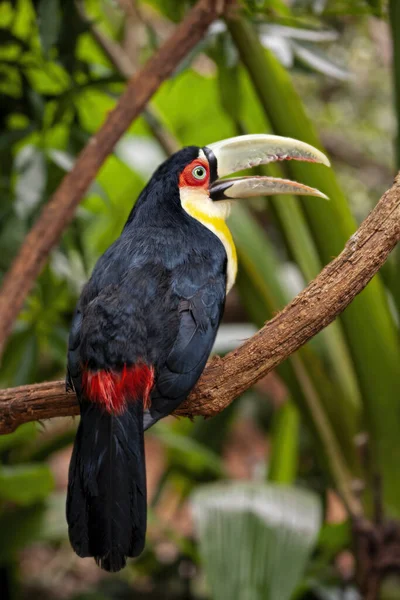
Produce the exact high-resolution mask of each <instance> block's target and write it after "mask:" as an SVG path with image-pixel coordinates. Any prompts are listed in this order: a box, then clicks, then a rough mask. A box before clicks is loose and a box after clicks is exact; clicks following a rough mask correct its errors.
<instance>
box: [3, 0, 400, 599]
mask: <svg viewBox="0 0 400 600" xmlns="http://www.w3.org/2000/svg"><path fill="white" fill-rule="evenodd" d="M190 5H191V3H190V2H185V1H175V0H85V1H83V0H82V1H73V0H15V1H4V0H3V1H1V2H0V93H1V100H0V123H1V125H0V188H1V196H0V197H1V200H0V277H2V276H3V275H4V274H5V273H6V272H7V269H8V268H9V266H10V264H11V262H12V260H13V258H14V257H15V255H16V253H17V251H18V249H19V247H20V245H21V243H22V242H23V240H24V237H25V235H26V234H27V232H28V231H29V229H30V227H31V225H32V224H33V223H34V221H35V220H36V218H37V216H38V214H39V212H40V209H41V207H42V206H43V205H44V204H45V203H46V202H47V201H48V199H49V198H50V197H51V195H52V193H53V192H54V191H55V190H56V189H57V186H58V185H59V183H60V182H61V180H62V178H63V176H64V175H65V173H66V172H68V171H69V170H70V169H71V168H72V166H73V164H74V161H75V159H76V156H77V155H78V154H79V152H80V150H81V149H82V148H83V147H84V145H85V144H86V143H87V141H88V140H89V138H90V136H91V135H92V134H93V133H94V132H96V131H97V130H98V129H99V127H100V126H101V124H102V123H103V122H104V119H105V117H106V116H107V114H108V112H109V111H110V110H111V109H112V108H113V107H114V106H115V104H116V102H117V101H118V98H119V96H120V94H121V93H122V91H123V89H124V85H125V83H124V82H125V80H126V78H127V77H129V76H130V75H131V74H132V73H134V72H135V70H136V69H137V68H138V67H139V66H140V65H141V64H143V63H144V62H145V61H146V59H148V58H149V56H151V54H152V53H153V52H154V51H155V50H156V49H157V48H158V47H159V45H160V43H161V42H162V41H163V40H165V39H166V38H167V37H168V36H169V35H170V34H171V32H172V31H173V30H174V27H175V24H176V23H178V22H179V21H181V20H182V19H183V17H184V15H185V14H186V13H187V11H188V9H189V8H190ZM396 91H397V94H396ZM399 121H400V4H399V3H398V0H391V2H390V3H386V2H381V1H380V0H287V1H285V0H246V1H243V2H242V3H241V4H240V6H239V7H238V8H237V10H236V11H235V15H234V16H232V18H229V19H227V20H222V19H221V20H219V21H217V22H215V23H214V24H213V25H212V26H211V27H210V29H209V31H208V33H207V35H206V37H205V38H204V40H203V41H202V42H201V43H200V44H199V45H198V46H196V48H195V50H194V51H193V52H192V53H190V54H189V55H188V56H187V57H186V59H185V60H184V61H183V62H182V63H181V64H180V66H179V68H178V69H177V70H176V72H175V73H174V75H173V77H171V78H170V79H169V80H168V81H167V82H165V83H164V84H163V85H162V86H161V88H160V89H159V90H158V92H157V93H156V95H155V96H154V97H153V98H152V100H151V102H150V103H149V104H148V106H147V108H146V110H145V111H143V113H142V114H141V116H140V118H138V119H137V120H136V121H135V122H134V123H133V124H132V126H131V127H130V128H129V130H128V131H127V132H126V134H125V135H124V136H123V138H122V139H121V141H120V142H119V143H118V144H117V146H116V148H115V150H114V152H113V154H112V155H111V156H109V158H108V159H107V161H106V163H105V164H104V166H103V167H102V168H101V170H100V172H99V173H98V175H97V177H96V180H95V182H94V183H93V184H92V186H91V187H90V189H89V191H88V193H87V194H86V195H85V198H84V199H83V201H82V203H81V204H80V206H79V208H78V210H77V212H76V216H75V218H74V220H73V223H72V225H71V226H70V227H68V228H67V229H66V231H65V233H64V235H63V237H62V240H61V242H60V244H59V245H58V247H57V248H56V249H55V250H54V251H53V252H52V253H51V256H50V258H49V261H48V263H47V265H46V267H45V269H44V271H43V272H42V274H41V275H40V277H39V279H38V280H37V282H36V284H35V286H34V289H33V291H32V292H31V293H30V295H29V297H28V300H27V301H26V303H25V306H24V310H23V312H22V313H21V315H20V317H19V319H18V321H17V323H16V325H15V327H14V330H13V333H12V336H11V337H10V339H9V342H8V345H7V347H6V351H5V353H4V357H3V360H2V364H1V369H0V385H1V386H2V387H4V388H6V387H12V386H18V385H22V384H25V383H31V382H40V381H46V380H52V379H60V378H62V377H63V376H64V373H65V362H66V345H67V336H68V330H69V325H70V321H71V317H72V313H73V310H74V306H75V303H76V301H77V298H78V295H79V293H80V290H81V288H82V285H83V284H84V282H85V281H86V280H87V279H88V277H89V275H90V273H91V270H92V268H93V266H94V264H95V262H96V260H97V258H98V257H99V255H100V254H101V253H102V252H103V251H104V250H105V249H106V248H107V247H108V246H109V245H110V244H111V243H112V241H113V240H114V239H115V238H116V237H117V236H118V235H119V233H120V231H121V229H122V227H123V224H124V222H125V220H126V218H127V215H128V213H129V212H130V210H131V207H132V205H133V203H134V202H135V199H136V198H137V196H138V194H139V192H140V191H141V189H142V188H143V186H144V184H145V183H146V181H147V180H148V178H149V177H150V176H151V174H152V172H153V170H154V169H155V167H156V166H157V165H158V164H159V163H160V162H161V161H163V160H164V159H165V158H166V156H167V155H168V154H169V153H171V152H172V151H174V150H175V149H178V148H179V147H181V146H182V145H188V144H197V145H199V146H202V145H206V144H207V143H210V142H213V141H216V140H219V139H223V138H227V137H230V136H234V135H238V134H242V133H262V132H274V133H276V134H279V135H287V136H290V137H295V138H298V139H301V140H304V141H307V142H309V143H312V144H314V145H317V146H320V147H322V148H325V149H326V151H327V153H328V155H329V156H330V158H331V160H332V164H333V169H332V170H331V171H328V170H326V169H325V170H324V168H323V167H321V168H319V167H318V166H315V165H309V164H300V163H298V164H294V163H291V164H288V165H285V166H283V167H282V166H279V167H278V166H274V167H272V166H271V167H268V168H264V170H261V169H260V172H262V171H265V172H269V173H272V174H273V175H275V176H276V175H278V176H279V175H280V174H282V173H287V174H288V175H289V176H291V177H292V178H295V179H297V180H299V181H301V182H303V183H307V184H309V185H312V186H314V187H318V188H319V189H321V190H322V191H323V192H325V193H326V194H327V195H328V196H329V197H330V201H329V202H325V201H321V200H317V199H315V198H314V199H311V198H304V199H301V200H299V199H296V198H292V197H288V196H286V197H277V198H270V199H268V200H267V199H263V198H260V199H255V200H252V201H247V202H246V203H243V202H242V203H241V204H240V206H237V207H235V210H234V211H233V214H232V216H231V218H230V226H231V229H232V232H233V235H234V238H235V241H236V244H237V248H238V254H239V277H238V281H237V284H236V286H235V288H234V290H233V291H232V292H231V294H230V296H229V298H228V302H227V307H226V312H225V317H224V321H223V325H222V327H221V329H220V333H219V335H218V339H217V343H216V347H215V352H216V353H220V354H224V353H226V352H227V351H229V350H231V349H232V348H235V347H236V346H238V345H239V344H240V343H241V342H242V341H243V340H244V339H245V338H247V337H249V336H250V335H252V334H253V333H254V332H255V331H256V330H257V328H258V327H260V326H261V325H262V324H263V323H264V321H265V320H266V319H268V318H270V317H271V316H273V315H274V314H276V312H277V311H278V310H279V309H280V308H282V307H283V306H284V305H285V304H286V303H287V302H288V301H289V300H290V299H291V298H292V297H293V296H294V295H295V294H296V293H297V292H298V291H299V290H301V289H302V288H303V287H304V286H305V285H306V283H307V282H308V281H310V280H311V279H313V278H314V277H315V276H316V275H317V274H318V273H319V271H320V270H321V268H322V267H323V265H325V264H326V263H327V262H329V261H330V260H331V259H332V258H333V257H334V256H336V255H337V254H338V253H339V252H340V251H341V249H342V248H343V246H344V244H345V242H346V241H347V239H348V238H349V237H350V236H351V235H352V234H353V233H354V231H355V229H356V227H357V223H359V222H360V221H361V220H362V219H363V218H364V217H365V216H366V215H367V214H368V212H369V211H370V210H371V208H372V207H373V206H374V205H375V204H376V202H377V200H378V199H379V197H380V196H381V194H382V193H383V192H384V191H385V190H386V189H387V188H388V187H389V186H390V185H391V182H392V180H393V176H394V175H395V173H396V164H398V160H399V158H400V147H399V142H398V140H397V136H396V132H397V127H398V122H399ZM396 156H397V157H398V158H397V159H396ZM399 282H400V254H399V253H398V252H397V251H395V252H394V253H392V255H391V257H390V259H389V260H388V261H387V263H386V264H385V265H384V267H383V268H382V270H381V272H380V274H379V276H377V277H375V278H374V280H373V281H372V282H371V283H370V284H369V285H368V287H367V288H366V290H365V291H364V292H362V294H361V295H360V296H358V297H357V299H356V300H355V301H354V302H353V303H352V305H351V306H350V307H349V308H348V309H347V310H346V311H345V312H344V313H343V315H342V317H341V318H340V319H339V320H337V321H336V322H335V323H334V324H332V325H331V326H329V327H328V328H327V329H326V330H324V331H323V332H322V333H321V334H319V335H318V336H317V337H316V338H314V339H313V340H312V341H311V342H310V343H309V344H307V345H306V347H304V348H303V349H302V350H301V351H299V352H297V353H296V354H295V355H294V356H293V357H292V358H290V359H289V360H287V361H286V362H285V363H284V364H282V365H281V366H280V367H279V368H278V369H277V370H276V371H274V372H273V373H271V374H270V375H269V376H268V377H266V378H265V379H264V380H262V381H261V382H260V383H258V384H257V385H256V386H255V387H254V389H251V390H249V391H248V392H247V393H246V394H244V395H243V397H241V398H240V399H238V400H236V401H235V402H234V403H233V404H232V405H231V406H230V407H229V408H228V409H226V410H225V411H224V412H223V413H221V414H220V415H219V416H217V417H215V418H212V419H209V420H204V419H200V418H198V419H195V420H194V421H193V422H191V421H190V420H189V419H180V420H177V419H174V418H171V419H168V420H166V421H165V422H163V423H160V424H158V425H157V426H156V427H154V428H153V429H151V430H150V431H149V432H148V433H147V434H146V456H147V472H148V488H149V512H150V515H149V533H148V540H147V546H146V550H145V552H144V554H143V555H142V556H141V557H140V558H139V559H138V560H136V561H131V562H130V564H129V566H128V567H127V568H126V569H125V570H124V571H123V572H121V573H120V574H118V575H109V574H106V573H104V572H102V571H101V570H100V569H98V567H96V565H95V563H94V561H92V560H91V559H84V560H83V559H79V558H78V557H77V556H75V555H74V554H73V552H72V550H71V549H70V546H69V543H68V539H67V528H66V522H65V516H64V512H65V509H64V505H65V491H66V483H67V471H68V463H69V457H70V453H71V444H72V441H73V437H74V432H75V430H76V425H77V419H75V420H73V419H72V418H66V419H65V418H64V419H53V420H52V421H47V422H44V423H28V424H25V425H22V426H20V427H19V428H18V429H17V430H16V431H15V432H14V433H12V434H8V435H3V436H0V457H1V466H0V594H1V598H2V599H4V600H6V599H7V600H8V599H9V598H10V599H19V598H44V599H49V600H50V599H54V600H58V599H60V600H66V599H75V600H78V599H81V600H83V599H85V600H86V599H87V600H89V599H93V600H109V599H117V598H118V599H124V598H138V599H139V598H143V599H149V600H150V599H166V600H169V599H174V600H189V599H191V600H206V599H210V600H211V599H215V600H220V599H228V598H229V599H238V600H258V599H260V600H261V599H263V600H265V599H268V600H289V599H298V600H300V599H302V600H306V599H310V600H311V599H315V600H316V599H320V600H340V599H346V600H350V599H351V600H354V599H356V598H360V597H361V593H362V592H361V589H362V573H361V575H360V571H362V569H363V567H364V568H365V566H366V565H367V567H368V565H369V566H370V563H368V562H367V563H365V561H364V564H363V557H362V556H360V554H359V552H358V550H357V548H358V542H359V538H358V535H359V534H358V533H357V528H355V527H354V520H353V523H352V519H351V515H349V511H348V508H349V502H348V500H349V499H350V500H351V501H353V500H354V502H356V503H359V504H360V505H361V506H362V509H363V512H364V514H365V516H366V518H368V519H370V520H371V523H373V522H374V521H375V522H376V521H383V520H385V519H392V520H393V521H394V522H395V523H396V522H397V520H398V519H400V479H399V468H400V467H399V465H400V435H399V432H400V368H399V366H400V339H399V316H400V283H399ZM343 499H344V501H343ZM350 504H351V502H350ZM399 574H400V571H399V570H398V569H397V570H396V569H383V570H382V573H381V575H385V577H382V580H383V584H382V586H381V590H380V592H379V595H378V594H377V593H375V592H374V593H373V594H374V595H370V596H368V597H369V598H374V597H380V598H384V599H391V598H400V579H399Z"/></svg>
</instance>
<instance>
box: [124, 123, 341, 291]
mask: <svg viewBox="0 0 400 600" xmlns="http://www.w3.org/2000/svg"><path fill="white" fill-rule="evenodd" d="M281 160H302V161H308V162H315V163H322V164H324V165H326V166H329V160H328V159H327V158H326V156H325V155H324V154H322V152H320V151H319V150H316V149H315V148H313V147H312V146H310V145H309V144H305V143H304V142H299V141H298V140H294V139H291V138H285V137H280V136H276V135H265V134H254V135H242V136H238V137H233V138H229V139H226V140H222V141H221V142H215V143H213V144H209V145H208V146H204V147H203V148H199V147H198V146H188V147H186V148H183V149H182V150H180V151H179V152H176V153H175V154H174V155H173V156H171V157H170V158H169V159H168V160H166V161H165V162H164V163H163V164H162V165H160V166H159V167H158V169H157V170H156V171H155V173H154V175H153V177H152V178H151V180H150V181H149V183H148V185H147V186H146V188H145V189H144V190H143V192H142V194H141V195H140V197H139V199H138V201H137V202H136V205H135V207H134V209H133V211H132V213H131V215H130V217H129V219H128V223H129V222H130V221H131V220H132V219H133V218H134V217H135V215H137V216H139V215H140V214H142V215H143V218H145V219H148V218H149V215H151V218H152V219H155V218H158V219H160V220H161V222H162V223H168V220H171V219H174V215H177V214H182V208H183V209H184V211H185V212H186V213H188V214H189V215H190V216H191V217H193V218H194V219H196V220H197V221H200V223H202V225H204V226H205V227H207V228H208V229H210V230H211V231H213V233H215V235H217V236H218V237H219V238H220V240H221V242H222V243H223V244H224V246H225V249H226V252H227V257H228V269H227V271H228V277H227V289H228V290H229V289H230V287H231V286H232V285H233V282H234V280H235V277H236V269H237V260H236V250H235V247H234V243H233V240H232V237H231V235H230V232H229V230H228V228H227V226H226V224H225V219H226V218H227V216H228V215H229V213H230V209H231V204H232V202H233V201H234V200H235V199H237V198H249V197H252V196H267V195H275V194H296V195H307V196H319V197H322V198H326V196H325V195H324V194H323V193H322V192H320V191H319V190H316V189H314V188H311V187H308V186H306V185H303V184H302V183H297V182H295V181H290V180H288V179H279V178H275V177H263V176H250V177H231V178H229V179H226V178H225V179H224V177H225V176H226V175H230V174H231V173H235V172H238V171H243V170H245V169H248V168H250V167H255V166H258V165H263V164H268V163H270V162H274V161H281ZM155 207H157V209H158V210H150V209H152V208H153V209H154V208H155ZM176 209H177V210H178V212H176ZM156 215H157V217H156Z"/></svg>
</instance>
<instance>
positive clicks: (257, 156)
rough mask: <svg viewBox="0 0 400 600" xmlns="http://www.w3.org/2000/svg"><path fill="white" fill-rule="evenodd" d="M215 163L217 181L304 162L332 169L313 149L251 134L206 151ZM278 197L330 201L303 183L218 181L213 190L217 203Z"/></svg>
mask: <svg viewBox="0 0 400 600" xmlns="http://www.w3.org/2000/svg"><path fill="white" fill-rule="evenodd" d="M204 153H205V154H206V156H207V158H208V160H209V162H210V161H211V162H213V163H214V168H215V175H216V177H218V178H220V177H224V176H226V175H230V174H232V173H236V172H238V171H243V170H245V169H248V168H251V167H255V166H258V165H264V164H268V163H270V162H275V161H281V160H301V161H307V162H315V163H321V164H323V165H326V166H327V167H329V166H330V162H329V160H328V158H327V157H326V156H325V154H323V153H322V152H321V151H320V150H317V149H316V148H314V147H313V146H310V145H309V144H306V143H304V142H300V141H298V140H295V139H292V138H285V137H281V136H277V135H267V134H251V135H242V136H238V137H234V138H228V139H226V140H222V141H220V142H216V143H214V144H209V145H208V146H206V147H205V148H204ZM275 194H296V195H307V196H318V197H320V198H327V196H326V195H325V194H323V193H322V192H320V191H319V190H316V189H315V188H311V187H308V186H306V185H304V184H302V183H297V182H295V181H290V180H287V179H279V178H274V177H237V178H231V179H225V180H219V179H217V180H215V181H214V182H213V183H212V184H211V186H210V196H211V198H212V199H213V200H225V199H231V198H248V197H252V196H265V195H275Z"/></svg>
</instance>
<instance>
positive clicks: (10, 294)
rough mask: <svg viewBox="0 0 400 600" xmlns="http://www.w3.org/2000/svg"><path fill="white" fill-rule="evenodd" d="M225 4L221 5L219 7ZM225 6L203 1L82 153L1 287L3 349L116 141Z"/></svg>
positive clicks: (134, 79) (131, 84)
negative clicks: (30, 295) (80, 203)
mask: <svg viewBox="0 0 400 600" xmlns="http://www.w3.org/2000/svg"><path fill="white" fill-rule="evenodd" d="M218 7H219V8H218ZM222 8H223V5H222V4H221V2H218V1H217V0H199V2H198V3H197V4H196V5H195V6H194V7H193V9H192V10H191V11H190V13H189V14H188V15H187V17H186V18H185V19H184V21H182V23H181V24H180V25H178V26H177V28H176V30H175V31H174V34H173V35H172V36H171V38H170V39H169V40H167V41H166V42H165V43H164V44H163V45H162V46H161V48H160V49H159V50H158V52H156V53H155V54H154V56H152V58H151V59H150V60H149V61H148V62H147V63H146V65H145V66H144V67H143V68H142V69H140V71H138V73H137V74H136V75H134V76H133V77H132V78H131V80H130V81H129V83H128V84H127V87H126V90H125V92H124V93H123V95H122V96H121V98H120V99H119V102H118V104H117V106H116V108H115V109H114V110H113V111H112V112H110V113H109V115H108V117H107V119H106V122H105V123H104V125H103V126H102V128H101V129H100V131H98V132H97V134H96V135H94V136H93V137H92V138H91V139H90V140H89V143H88V144H87V146H86V147H85V148H84V149H83V151H82V152H81V154H80V155H79V157H78V159H77V161H76V163H75V165H74V168H73V169H72V170H71V171H70V172H69V173H68V174H67V175H66V176H65V177H64V179H63V181H62V183H61V185H60V186H59V188H58V189H57V191H56V192H55V194H54V195H53V197H52V199H51V200H50V201H49V203H48V204H47V205H46V206H45V207H44V208H43V210H42V213H41V215H40V217H39V219H38V220H37V222H36V223H35V225H34V226H33V228H32V229H31V231H30V232H29V234H28V235H27V237H26V238H25V241H24V243H23V245H22V248H21V250H20V252H19V254H18V256H17V258H16V259H15V261H14V263H13V265H12V266H11V269H10V270H9V272H8V274H7V275H6V277H5V279H4V283H3V287H2V290H1V291H0V354H1V352H2V350H3V347H4V344H5V342H6V339H7V337H8V335H9V333H10V331H11V329H12V325H13V323H14V321H15V319H16V317H17V315H18V313H19V311H20V310H21V308H22V306H23V304H24V300H25V298H26V296H27V294H28V292H29V291H30V289H31V287H32V285H33V282H34V281H35V279H36V277H37V276H38V274H39V273H40V271H41V269H42V267H43V266H44V264H45V262H46V258H47V256H48V254H49V252H50V250H51V249H52V248H53V247H54V246H55V244H56V243H57V242H58V240H59V239H60V236H61V234H62V232H63V231H64V229H65V228H66V227H67V225H68V224H69V223H70V221H71V220H72V218H73V215H74V212H75V209H76V207H77V205H78V204H79V202H80V200H81V198H82V197H83V195H84V194H85V192H86V190H87V189H88V187H89V185H90V183H91V182H92V181H93V179H94V177H95V175H96V173H97V171H98V170H99V168H100V167H101V165H102V164H103V162H104V161H105V159H106V158H107V156H108V155H109V154H110V153H111V152H112V150H113V148H114V146H115V144H116V142H117V141H118V140H119V138H120V137H121V136H122V134H123V133H124V132H125V131H126V129H127V128H128V127H129V125H130V124H131V122H132V121H133V119H135V118H136V117H137V116H138V115H139V114H140V112H141V111H142V110H143V108H144V107H145V105H146V103H147V102H148V101H149V99H150V98H151V96H152V95H153V94H154V93H155V92H156V91H157V89H158V88H159V87H160V85H161V83H162V82H163V81H165V79H167V78H168V77H169V76H170V75H171V74H172V73H173V72H174V70H175V69H176V68H177V66H178V65H179V63H180V62H181V61H182V60H183V58H184V57H185V56H186V55H187V54H188V52H190V50H192V49H193V48H194V46H195V45H196V44H197V43H198V42H199V41H200V40H201V39H202V37H203V36H204V34H205V32H206V31H207V28H208V27H209V25H210V24H211V23H212V21H213V20H214V19H215V18H216V17H218V16H219V9H222Z"/></svg>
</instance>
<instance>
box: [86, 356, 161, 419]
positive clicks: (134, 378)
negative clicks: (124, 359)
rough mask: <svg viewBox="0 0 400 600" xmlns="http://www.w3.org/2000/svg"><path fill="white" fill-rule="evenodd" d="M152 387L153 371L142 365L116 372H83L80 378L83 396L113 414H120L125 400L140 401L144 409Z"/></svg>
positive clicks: (146, 406) (148, 401)
mask: <svg viewBox="0 0 400 600" xmlns="http://www.w3.org/2000/svg"><path fill="white" fill-rule="evenodd" d="M153 384H154V369H153V367H148V366H147V365H144V364H138V365H132V366H131V367H127V366H126V365H125V366H124V368H123V369H122V371H119V372H117V371H105V370H102V371H84V373H83V377H82V385H83V389H84V392H85V395H86V397H87V398H88V399H89V400H91V402H98V403H99V404H101V405H102V406H103V407H104V408H105V410H106V411H107V412H109V413H110V414H116V415H120V414H121V413H123V412H124V410H125V408H126V404H127V402H129V401H135V400H136V401H137V400H143V406H144V408H145V409H146V408H149V406H150V392H151V388H152V387H153Z"/></svg>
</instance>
